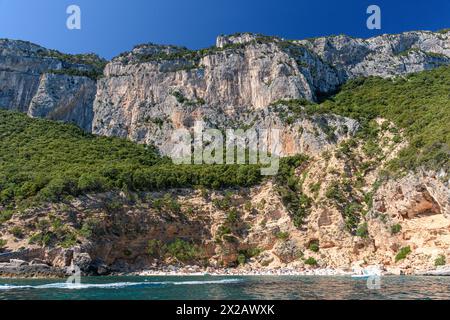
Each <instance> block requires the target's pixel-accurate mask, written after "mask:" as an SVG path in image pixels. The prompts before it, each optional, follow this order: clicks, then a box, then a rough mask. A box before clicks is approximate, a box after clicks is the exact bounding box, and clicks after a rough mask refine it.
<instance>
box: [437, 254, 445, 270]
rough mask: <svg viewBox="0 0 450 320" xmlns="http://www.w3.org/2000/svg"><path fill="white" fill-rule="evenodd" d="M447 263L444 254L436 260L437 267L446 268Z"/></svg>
mask: <svg viewBox="0 0 450 320" xmlns="http://www.w3.org/2000/svg"><path fill="white" fill-rule="evenodd" d="M446 263H447V261H446V259H445V256H444V255H443V254H441V255H439V256H438V257H437V258H436V260H434V265H435V266H436V267H440V266H445V264H446Z"/></svg>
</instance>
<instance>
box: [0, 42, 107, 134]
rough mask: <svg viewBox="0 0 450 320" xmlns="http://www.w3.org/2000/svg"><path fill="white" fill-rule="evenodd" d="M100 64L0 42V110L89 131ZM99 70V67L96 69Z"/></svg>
mask: <svg viewBox="0 0 450 320" xmlns="http://www.w3.org/2000/svg"><path fill="white" fill-rule="evenodd" d="M103 63H104V62H103V61H102V60H101V59H99V58H98V57H97V56H95V55H74V56H72V55H65V54H62V53H60V52H57V51H54V50H48V49H45V48H43V47H40V46H38V45H35V44H32V43H29V42H24V41H15V40H5V39H3V40H0V108H3V109H7V110H14V111H20V112H24V113H28V114H29V115H30V116H32V117H42V118H48V119H52V120H61V121H66V122H71V123H75V124H76V125H78V126H80V127H81V128H83V129H85V130H86V131H89V132H90V131H91V129H92V118H93V108H92V106H93V101H94V98H95V94H96V81H95V79H94V80H93V79H92V78H94V77H95V75H96V74H97V73H98V72H99V71H98V70H97V69H98V68H99V66H101V65H102V64H103ZM100 68H101V67H100Z"/></svg>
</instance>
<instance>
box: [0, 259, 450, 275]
mask: <svg viewBox="0 0 450 320" xmlns="http://www.w3.org/2000/svg"><path fill="white" fill-rule="evenodd" d="M71 275H73V269H71V268H70V267H69V268H65V269H61V268H55V267H51V266H49V265H46V264H28V263H26V262H25V261H21V260H11V262H10V263H0V279H68V278H69V277H70V276H71ZM81 276H82V277H94V276H97V277H108V276H110V277H115V276H123V277H172V276H173V277H190V276H196V277H202V276H213V277H228V276H230V277H233V276H234V277H267V276H274V277H277V276H287V277H289V276H291V277H293V276H324V277H354V278H360V279H364V278H366V279H367V278H368V277H370V276H450V265H447V266H441V267H437V268H435V269H430V270H411V269H409V270H403V269H400V268H385V267H380V266H377V265H373V266H366V267H365V268H362V267H360V268H355V269H351V268H337V269H333V268H308V269H296V268H289V267H284V268H283V267H281V268H277V269H267V268H252V267H247V268H245V267H244V268H213V267H199V266H195V265H194V266H173V265H169V266H153V267H151V268H149V269H143V270H137V271H124V272H120V271H111V272H106V273H104V274H97V273H82V275H81Z"/></svg>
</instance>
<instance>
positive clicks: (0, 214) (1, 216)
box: [0, 210, 14, 224]
mask: <svg viewBox="0 0 450 320" xmlns="http://www.w3.org/2000/svg"><path fill="white" fill-rule="evenodd" d="M13 214H14V213H13V211H11V210H3V211H0V224H2V223H5V222H7V221H9V220H11V218H12V217H13Z"/></svg>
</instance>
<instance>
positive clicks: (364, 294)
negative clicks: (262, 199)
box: [0, 276, 450, 300]
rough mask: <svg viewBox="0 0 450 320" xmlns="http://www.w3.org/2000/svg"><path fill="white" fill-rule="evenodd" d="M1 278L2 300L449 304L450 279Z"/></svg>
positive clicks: (290, 277) (281, 277) (295, 277)
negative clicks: (372, 283) (73, 281)
mask: <svg viewBox="0 0 450 320" xmlns="http://www.w3.org/2000/svg"><path fill="white" fill-rule="evenodd" d="M81 282H82V283H81V285H79V287H68V284H66V283H65V282H63V281H61V280H9V279H0V300H8V299H21V300H23V299H27V300H28V299H38V300H48V299H50V300H64V299H70V300H74V299H75V300H85V299H89V300H95V299H99V300H103V299H126V300H203V299H213V300H229V299H237V300H240V299H243V300H244V299H245V300H247V299H249V300H251V299H268V300H270V299H274V300H279V299H295V300H303V299H450V277H435V278H434V277H390V276H389V277H382V278H381V289H375V290H370V289H368V287H367V282H366V281H365V280H364V279H352V278H350V277H299V276H289V277H287V276H286V277H285V276H279V277H209V276H205V277H86V278H82V281H81Z"/></svg>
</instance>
